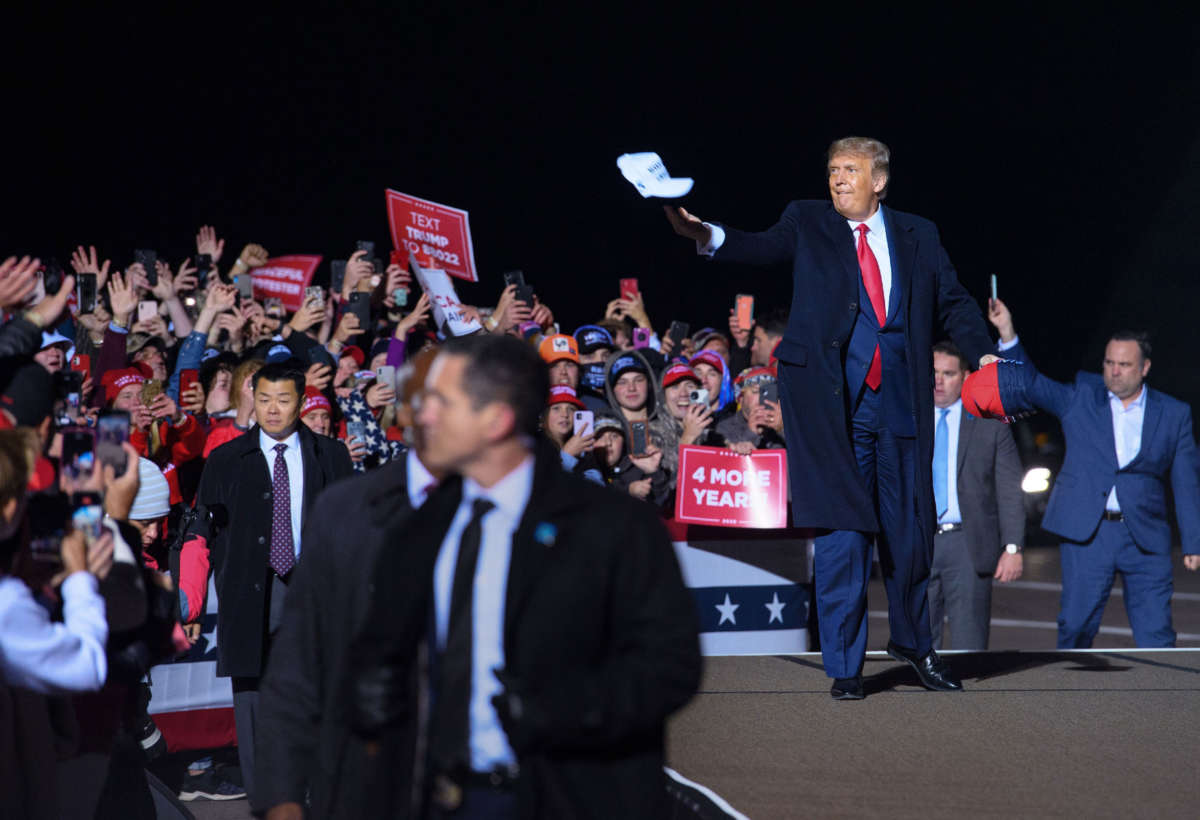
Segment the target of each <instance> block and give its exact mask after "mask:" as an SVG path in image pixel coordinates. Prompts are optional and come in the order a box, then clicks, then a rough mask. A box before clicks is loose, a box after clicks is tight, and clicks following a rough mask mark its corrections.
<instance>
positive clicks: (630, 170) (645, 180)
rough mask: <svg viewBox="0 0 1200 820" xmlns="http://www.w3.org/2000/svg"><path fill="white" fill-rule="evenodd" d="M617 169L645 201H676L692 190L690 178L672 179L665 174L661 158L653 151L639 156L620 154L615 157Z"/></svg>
mask: <svg viewBox="0 0 1200 820" xmlns="http://www.w3.org/2000/svg"><path fill="white" fill-rule="evenodd" d="M617 167H618V168H620V169H621V174H622V175H623V176H624V177H625V179H627V180H629V181H630V182H632V183H633V187H635V188H637V189H638V193H640V194H641V195H642V196H643V197H645V198H646V199H649V198H650V197H658V198H660V199H678V198H679V197H681V196H683V195H684V194H686V193H687V192H688V191H690V190H692V180H691V178H690V177H678V178H673V177H672V176H671V175H670V174H668V173H667V166H666V165H663V161H662V157H660V156H659V155H658V154H656V153H654V152H653V151H643V152H641V153H639V154H621V156H619V157H617Z"/></svg>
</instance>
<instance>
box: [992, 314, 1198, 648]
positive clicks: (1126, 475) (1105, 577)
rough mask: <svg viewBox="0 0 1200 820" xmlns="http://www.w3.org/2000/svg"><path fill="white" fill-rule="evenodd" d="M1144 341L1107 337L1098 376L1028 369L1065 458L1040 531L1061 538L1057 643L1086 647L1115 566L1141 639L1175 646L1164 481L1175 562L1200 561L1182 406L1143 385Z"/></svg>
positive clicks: (1011, 334)
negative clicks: (1178, 555)
mask: <svg viewBox="0 0 1200 820" xmlns="http://www.w3.org/2000/svg"><path fill="white" fill-rule="evenodd" d="M989 319H991V321H992V323H993V324H994V325H996V328H997V329H998V330H999V331H1000V338H1001V348H1006V347H1008V346H1010V345H1015V347H1012V349H1010V350H1007V351H1006V352H1005V355H1006V356H1008V357H1009V358H1014V359H1024V360H1025V361H1028V359H1027V358H1026V357H1025V353H1024V350H1023V349H1022V348H1021V347H1020V344H1019V340H1018V339H1017V335H1016V331H1015V330H1014V329H1013V324H1012V316H1011V314H1010V313H1009V311H1008V308H1007V307H1006V306H1005V305H1004V303H1003V302H1001V301H999V300H994V301H993V304H992V307H991V310H990V311H989ZM1150 352H1151V351H1150V342H1149V341H1148V339H1147V337H1146V334H1144V333H1132V332H1120V333H1115V334H1113V335H1112V336H1111V337H1110V338H1109V340H1108V344H1107V345H1106V347H1105V348H1104V368H1103V374H1102V375H1099V376H1098V375H1096V374H1094V373H1079V374H1077V375H1076V376H1075V383H1074V384H1061V383H1059V382H1056V381H1054V380H1053V379H1049V378H1047V377H1046V376H1043V375H1042V374H1041V373H1038V372H1037V371H1036V370H1035V369H1032V368H1031V369H1030V371H1029V373H1028V375H1029V379H1028V383H1027V384H1026V385H1025V387H1026V390H1027V392H1028V396H1029V398H1030V400H1032V402H1033V403H1034V404H1035V405H1036V406H1038V407H1040V408H1041V409H1043V410H1045V411H1046V412H1048V413H1051V414H1053V415H1054V416H1056V417H1057V418H1058V420H1059V421H1060V422H1061V423H1062V428H1063V435H1064V436H1065V437H1066V440H1067V455H1066V458H1065V459H1064V461H1063V465H1062V469H1061V470H1060V471H1059V474H1058V477H1057V478H1056V479H1055V481H1054V491H1053V492H1052V493H1051V494H1050V503H1049V504H1048V505H1047V506H1046V515H1045V518H1044V519H1043V520H1042V528H1043V529H1045V530H1047V531H1048V532H1052V533H1054V534H1056V535H1059V536H1061V537H1062V538H1063V542H1062V545H1061V548H1060V551H1061V555H1062V604H1061V609H1060V612H1059V615H1058V647H1059V648H1060V649H1080V648H1086V647H1089V646H1091V645H1092V640H1093V639H1094V638H1095V637H1096V632H1097V631H1099V629H1100V619H1101V617H1102V616H1103V615H1104V606H1105V604H1107V603H1108V595H1109V592H1110V590H1112V585H1113V579H1114V576H1115V575H1116V573H1118V572H1119V573H1121V577H1122V579H1123V581H1124V586H1125V611H1126V613H1127V614H1128V615H1129V625H1130V626H1131V627H1132V628H1133V638H1134V640H1135V641H1136V642H1137V645H1138V646H1141V647H1162V646H1174V645H1175V630H1174V629H1172V627H1171V592H1172V590H1173V588H1174V583H1173V576H1172V571H1171V525H1170V523H1169V522H1168V520H1167V485H1168V484H1170V486H1171V492H1172V495H1173V496H1174V498H1175V518H1176V521H1177V522H1178V524H1179V533H1180V536H1181V537H1182V540H1183V553H1184V555H1183V563H1184V566H1186V567H1187V568H1188V569H1189V570H1196V569H1200V479H1198V477H1197V473H1196V470H1197V459H1196V442H1195V439H1194V438H1193V434H1192V412H1191V409H1190V408H1189V407H1188V406H1187V405H1186V404H1184V403H1183V402H1181V401H1179V400H1178V399H1174V398H1171V397H1170V396H1168V395H1166V394H1165V393H1160V392H1159V391H1157V390H1153V389H1151V388H1150V387H1148V386H1147V385H1146V384H1145V379H1146V376H1147V375H1148V374H1149V373H1150Z"/></svg>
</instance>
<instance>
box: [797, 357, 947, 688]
mask: <svg viewBox="0 0 1200 820" xmlns="http://www.w3.org/2000/svg"><path fill="white" fill-rule="evenodd" d="M886 377H887V376H886V374H885V378H886ZM880 403H881V402H880V397H879V394H878V393H877V392H875V391H872V390H870V389H864V390H863V392H862V396H861V398H860V399H859V401H858V405H857V407H856V409H855V411H854V416H853V419H852V432H853V444H854V455H855V458H856V459H857V461H858V469H859V470H860V472H861V473H862V478H863V481H864V482H865V484H866V487H867V490H868V492H869V493H870V494H871V496H872V497H873V498H874V499H875V504H876V514H877V515H878V518H879V525H880V528H881V530H882V531H881V532H880V533H879V535H878V537H877V538H876V541H877V545H878V548H879V563H880V567H881V568H882V570H883V577H884V586H885V587H886V589H887V597H888V624H889V626H890V628H891V638H892V640H893V641H894V642H895V643H897V644H899V645H900V646H903V647H905V648H907V649H912V650H915V651H916V652H917V653H918V654H920V655H924V654H925V653H926V652H928V651H929V649H930V647H931V637H930V631H929V604H928V601H927V600H926V594H925V593H926V587H927V586H928V583H929V567H930V562H931V559H932V556H930V555H929V554H928V550H926V549H925V547H924V539H922V538H921V537H920V532H919V530H918V526H919V525H918V523H917V517H916V503H915V499H916V495H917V488H916V486H915V481H916V479H915V476H916V460H915V459H916V450H917V442H916V439H913V438H907V437H903V436H896V435H894V434H892V433H891V432H890V431H888V430H887V429H886V424H883V423H882V421H883V420H882V419H881V418H880V417H879V411H880ZM873 538H875V536H874V535H873V534H872V533H867V532H858V531H855V530H834V531H833V532H831V533H829V534H828V535H822V536H819V537H818V538H817V539H816V542H815V546H814V556H813V576H814V577H813V583H814V585H815V587H816V593H817V618H818V620H819V623H820V632H821V657H822V660H823V661H824V664H825V674H826V675H828V676H829V677H831V678H848V677H852V676H854V675H857V674H860V673H861V671H862V664H863V657H864V656H865V654H866V649H867V582H868V580H869V579H870V575H871V541H872V539H873Z"/></svg>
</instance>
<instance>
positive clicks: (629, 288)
mask: <svg viewBox="0 0 1200 820" xmlns="http://www.w3.org/2000/svg"><path fill="white" fill-rule="evenodd" d="M639 293H641V291H640V290H638V280H637V279H632V278H631V279H622V280H621V298H622V299H636V298H637V295H638V294H639Z"/></svg>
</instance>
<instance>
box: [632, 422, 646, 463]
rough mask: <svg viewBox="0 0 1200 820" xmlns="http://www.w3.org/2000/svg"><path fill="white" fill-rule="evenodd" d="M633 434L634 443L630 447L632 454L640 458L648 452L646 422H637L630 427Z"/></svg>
mask: <svg viewBox="0 0 1200 820" xmlns="http://www.w3.org/2000/svg"><path fill="white" fill-rule="evenodd" d="M629 428H630V431H631V433H632V438H633V442H632V444H631V445H630V452H632V453H633V454H634V455H635V456H640V455H642V454H643V453H645V452H646V422H644V421H635V422H633V424H631V425H629Z"/></svg>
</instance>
